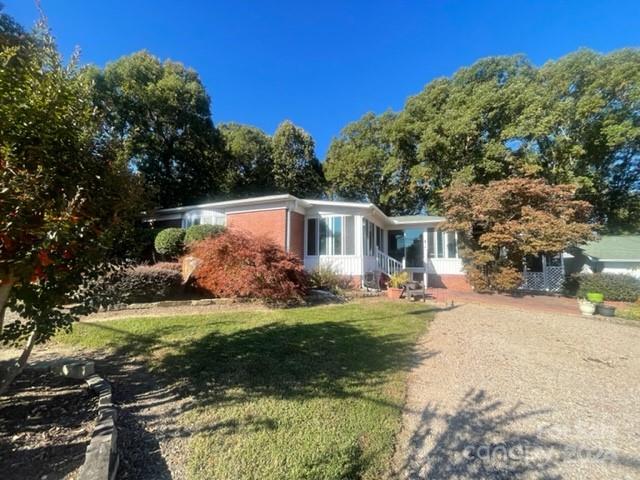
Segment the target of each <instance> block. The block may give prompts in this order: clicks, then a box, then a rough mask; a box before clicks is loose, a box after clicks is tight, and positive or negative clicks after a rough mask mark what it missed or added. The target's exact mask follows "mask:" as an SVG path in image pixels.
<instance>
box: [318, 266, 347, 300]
mask: <svg viewBox="0 0 640 480" xmlns="http://www.w3.org/2000/svg"><path fill="white" fill-rule="evenodd" d="M309 286H310V287H311V288H315V289H318V290H326V291H328V292H331V293H334V294H336V295H339V294H340V293H342V292H343V291H344V290H349V289H350V288H351V280H350V279H349V278H348V277H345V276H344V275H340V274H339V273H337V272H336V271H335V269H334V268H333V267H332V266H330V265H319V266H317V267H316V268H314V269H313V270H312V271H311V273H310V274H309Z"/></svg>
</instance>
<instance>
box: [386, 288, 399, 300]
mask: <svg viewBox="0 0 640 480" xmlns="http://www.w3.org/2000/svg"><path fill="white" fill-rule="evenodd" d="M401 296H402V289H401V288H393V287H389V288H387V297H389V298H393V299H396V300H397V299H398V298H400V297H401Z"/></svg>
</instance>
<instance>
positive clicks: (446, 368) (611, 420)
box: [396, 304, 640, 480]
mask: <svg viewBox="0 0 640 480" xmlns="http://www.w3.org/2000/svg"><path fill="white" fill-rule="evenodd" d="M420 349H421V350H422V352H420V353H422V355H423V356H424V357H425V358H426V360H424V361H423V362H421V364H420V365H418V366H416V367H415V369H414V370H413V372H412V373H411V378H410V383H409V390H408V393H407V410H406V412H405V414H404V421H403V430H402V432H401V434H400V439H399V445H398V449H397V455H396V466H397V470H398V471H399V477H400V478H403V479H427V478H428V479H467V478H474V479H476V478H498V479H502V478H505V479H506V478H527V479H529V478H536V479H617V480H623V479H640V328H638V327H636V326H630V325H621V324H615V323H610V322H606V321H602V320H595V319H588V318H581V317H577V316H576V317H573V316H562V315H554V314H536V313H534V312H524V311H520V310H514V309H506V308H498V307H492V306H487V305H476V304H467V305H463V306H459V307H456V308H453V309H450V310H447V311H442V312H440V313H438V314H437V315H436V319H435V320H434V322H433V323H432V324H431V327H430V329H429V333H428V334H427V335H426V337H425V338H424V339H423V340H422V342H421V344H420Z"/></svg>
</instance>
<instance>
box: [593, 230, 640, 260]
mask: <svg viewBox="0 0 640 480" xmlns="http://www.w3.org/2000/svg"><path fill="white" fill-rule="evenodd" d="M582 250H583V251H584V253H586V254H587V255H588V256H590V257H592V258H594V259H597V260H600V261H606V260H609V261H613V260H619V261H636V262H640V235H603V236H602V237H600V238H599V239H598V240H596V241H593V242H589V243H587V244H586V245H584V246H583V247H582Z"/></svg>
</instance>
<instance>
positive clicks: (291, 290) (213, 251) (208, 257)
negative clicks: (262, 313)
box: [190, 231, 307, 302]
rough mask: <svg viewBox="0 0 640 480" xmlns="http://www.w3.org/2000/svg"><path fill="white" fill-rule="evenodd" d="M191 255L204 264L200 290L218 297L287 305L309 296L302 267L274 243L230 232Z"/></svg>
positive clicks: (200, 271)
mask: <svg viewBox="0 0 640 480" xmlns="http://www.w3.org/2000/svg"><path fill="white" fill-rule="evenodd" d="M190 253H191V254H192V255H193V256H194V257H196V258H198V259H199V260H200V261H201V263H200V265H199V266H198V267H197V268H196V270H195V272H194V274H193V277H194V279H195V283H196V286H197V287H199V288H201V289H203V290H205V291H207V292H209V293H210V294H212V295H214V296H218V297H251V298H263V299H267V300H270V301H278V302H286V301H290V300H295V299H298V298H300V297H301V295H303V294H304V293H305V290H306V285H307V276H306V273H305V271H304V268H303V265H302V263H301V262H300V260H299V259H298V258H297V257H296V256H294V255H292V254H289V253H287V252H285V251H284V250H283V249H282V248H281V247H279V246H278V245H276V244H275V243H273V242H272V241H271V240H268V239H264V238H256V237H253V236H251V235H249V234H240V233H237V232H233V231H227V232H224V233H222V234H220V235H218V236H216V237H213V238H208V239H206V240H202V241H200V242H197V243H195V244H192V246H191V248H190Z"/></svg>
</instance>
